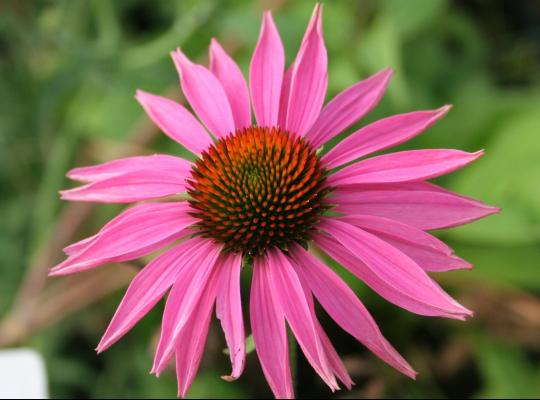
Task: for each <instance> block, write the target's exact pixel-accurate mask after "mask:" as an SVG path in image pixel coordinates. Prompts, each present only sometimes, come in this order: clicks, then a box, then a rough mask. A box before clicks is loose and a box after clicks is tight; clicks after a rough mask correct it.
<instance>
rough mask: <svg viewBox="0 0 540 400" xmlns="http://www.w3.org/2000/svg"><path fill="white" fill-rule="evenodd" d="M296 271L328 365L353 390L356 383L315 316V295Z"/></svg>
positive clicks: (296, 267) (296, 268)
mask: <svg viewBox="0 0 540 400" xmlns="http://www.w3.org/2000/svg"><path fill="white" fill-rule="evenodd" d="M294 262H296V261H294ZM293 266H294V267H295V270H296V271H297V274H298V279H300V283H301V284H302V289H303V290H304V295H305V296H306V300H307V302H308V305H309V309H310V312H311V318H312V319H313V321H314V322H315V324H316V325H317V332H318V333H319V337H320V339H321V343H322V346H323V349H324V351H325V353H326V358H327V359H328V363H329V365H330V368H331V370H332V372H333V373H334V375H335V376H336V377H337V378H338V379H339V380H340V381H341V382H343V384H344V385H345V386H346V387H347V389H349V390H350V389H351V388H352V386H353V385H354V382H353V381H352V379H351V377H350V376H349V373H348V372H347V369H346V368H345V365H343V362H342V361H341V358H340V357H339V355H338V353H337V351H336V349H335V348H334V346H333V345H332V342H331V341H330V339H329V338H328V335H327V334H326V332H325V331H324V329H323V327H322V326H321V324H320V323H319V321H318V320H317V315H316V314H315V304H314V301H313V295H312V293H311V289H310V288H309V286H308V285H307V283H306V282H305V279H304V278H303V276H302V274H301V273H299V272H298V266H297V265H294V264H293Z"/></svg>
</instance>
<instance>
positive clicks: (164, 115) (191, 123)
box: [135, 90, 212, 154]
mask: <svg viewBox="0 0 540 400" xmlns="http://www.w3.org/2000/svg"><path fill="white" fill-rule="evenodd" d="M135 98H136V99H137V101H138V102H139V103H140V104H141V106H143V108H144V110H145V111H146V113H147V114H148V116H149V117H150V118H151V119H152V121H154V123H155V124H156V125H157V126H158V127H159V128H160V129H161V130H162V131H163V133H165V134H166V135H167V136H169V137H170V138H171V139H172V140H174V141H176V142H178V143H180V144H181V145H182V146H184V147H185V148H186V149H188V150H189V151H191V152H192V153H195V154H201V153H202V152H203V151H204V150H206V149H207V148H208V146H210V145H211V144H212V139H211V137H210V135H209V134H208V132H206V130H205V129H204V128H203V127H202V126H201V124H200V123H199V121H197V120H196V119H195V117H194V116H193V115H192V114H191V113H190V112H189V111H188V110H186V109H185V108H184V107H183V106H182V105H181V104H179V103H177V102H176V101H173V100H170V99H167V98H165V97H161V96H156V95H154V94H151V93H147V92H144V91H142V90H137V94H136V95H135Z"/></svg>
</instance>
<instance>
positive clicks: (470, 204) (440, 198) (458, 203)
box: [332, 182, 499, 230]
mask: <svg viewBox="0 0 540 400" xmlns="http://www.w3.org/2000/svg"><path fill="white" fill-rule="evenodd" d="M343 188H345V187H343ZM354 189H355V191H354V192H353V191H346V190H342V189H341V188H340V189H338V190H337V191H336V192H335V197H333V198H332V200H333V201H335V204H337V207H336V209H335V210H336V211H338V212H341V213H345V214H363V215H375V216H380V217H385V218H389V219H393V220H396V221H400V222H403V223H405V224H408V225H412V226H415V227H417V228H419V229H423V230H430V229H442V228H449V227H453V226H459V225H463V224H467V223H469V222H472V221H475V220H477V219H480V218H483V217H486V216H488V215H491V214H494V213H497V212H499V209H498V208H496V207H491V206H488V205H486V204H483V203H481V202H479V201H477V200H474V199H471V198H468V197H464V196H460V195H457V194H455V193H452V192H449V191H446V190H444V189H442V188H440V187H438V186H435V185H432V184H429V183H424V182H415V183H401V184H390V185H368V186H365V187H361V186H356V187H355V188H354Z"/></svg>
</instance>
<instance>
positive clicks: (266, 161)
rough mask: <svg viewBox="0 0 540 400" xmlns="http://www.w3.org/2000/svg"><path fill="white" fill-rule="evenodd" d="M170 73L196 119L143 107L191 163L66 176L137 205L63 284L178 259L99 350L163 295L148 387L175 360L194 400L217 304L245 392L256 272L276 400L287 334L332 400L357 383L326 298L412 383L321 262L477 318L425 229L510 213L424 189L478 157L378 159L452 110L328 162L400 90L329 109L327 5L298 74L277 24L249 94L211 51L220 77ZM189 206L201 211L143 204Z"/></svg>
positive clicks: (184, 70)
mask: <svg viewBox="0 0 540 400" xmlns="http://www.w3.org/2000/svg"><path fill="white" fill-rule="evenodd" d="M172 58H173V60H174V64H175V65H176V68H177V69H178V73H179V75H180V82H181V87H182V90H183V92H184V95H185V97H186V99H187V101H188V102H189V104H190V105H191V108H192V109H193V111H194V113H195V114H196V115H197V117H198V119H196V118H195V117H194V116H193V115H192V114H191V113H190V112H189V111H188V110H187V109H185V108H184V107H183V106H182V105H180V104H178V103H176V102H174V101H172V100H169V99H166V98H163V97H160V96H156V95H153V94H149V93H146V92H143V91H138V92H137V95H136V99H137V100H138V101H139V102H140V103H141V105H142V106H143V107H144V109H145V110H146V112H147V113H148V115H149V117H150V118H151V119H152V120H153V121H154V122H155V123H156V124H157V125H158V126H159V128H160V129H161V130H162V131H163V132H164V133H165V134H166V135H168V136H169V137H170V138H172V139H173V140H175V141H177V142H179V143H180V144H181V145H183V146H184V147H185V148H187V149H188V150H190V151H191V152H193V153H194V154H195V155H197V156H198V158H197V159H196V161H195V162H193V163H192V162H189V161H187V160H184V159H181V158H178V157H174V156H171V155H153V156H139V157H130V158H124V159H120V160H115V161H111V162H108V163H105V164H101V165H97V166H91V167H83V168H76V169H73V170H71V171H70V172H69V173H68V177H70V178H72V179H74V180H78V181H82V182H85V183H86V184H85V185H83V186H81V187H78V188H75V189H71V190H66V191H63V192H62V198H63V199H66V200H75V201H95V202H105V203H131V202H142V203H140V204H138V205H135V206H133V207H131V208H128V209H127V210H126V211H124V212H123V213H121V214H120V215H119V216H117V217H116V218H114V219H113V220H112V221H110V222H109V223H107V224H106V225H105V226H104V227H103V228H102V229H101V230H100V231H99V232H98V233H97V234H96V235H94V236H92V237H89V238H87V239H84V240H82V241H80V242H77V243H75V244H72V245H71V246H68V247H67V248H66V249H65V252H66V254H67V255H68V258H67V259H66V260H65V261H64V262H62V263H60V264H59V265H57V266H56V267H54V268H53V269H52V270H51V275H67V274H71V273H76V272H81V271H84V270H88V269H91V268H95V267H98V266H100V265H102V264H106V263H111V262H123V261H128V260H132V259H135V258H138V257H141V256H144V255H147V254H149V253H152V252H154V251H157V250H159V249H163V248H167V250H166V251H164V252H162V253H161V254H160V255H159V256H157V257H156V258H155V259H154V260H153V261H151V262H150V263H149V264H148V265H147V266H146V267H144V268H143V269H142V270H141V271H140V272H139V273H138V274H137V276H136V277H135V278H134V279H133V281H132V282H131V284H130V286H129V288H128V289H127V292H126V294H125V296H124V298H123V300H122V302H121V304H120V306H119V307H118V310H117V311H116V314H115V315H114V317H113V319H112V321H111V323H110V325H109V327H108V328H107V330H106V332H105V335H104V336H103V338H102V340H101V342H100V343H99V345H98V347H97V350H98V352H102V351H104V350H105V349H107V348H108V347H109V346H111V345H112V344H113V343H115V342H116V341H118V340H119V339H120V338H121V337H122V336H123V335H124V334H126V332H128V331H129V330H130V329H131V328H132V327H133V326H134V325H135V324H136V323H137V322H138V321H139V320H140V319H141V318H142V317H143V316H144V315H145V314H146V313H148V311H149V310H150V309H151V308H152V307H153V306H154V305H155V304H156V303H157V302H158V301H159V300H160V299H162V298H163V297H164V296H167V300H166V305H165V310H164V313H163V323H162V328H161V337H160V340H159V344H158V346H157V350H156V354H155V359H154V365H153V368H152V371H153V372H154V373H155V374H156V375H159V374H160V373H161V372H162V371H164V369H165V368H166V367H167V366H168V365H169V363H170V361H171V360H172V359H175V360H176V374H177V379H178V385H179V395H180V396H185V395H186V393H187V391H188V389H189V387H190V385H191V383H192V382H193V379H194V377H195V375H196V372H197V369H198V367H199V363H200V360H201V356H202V353H203V349H204V347H205V341H206V337H207V332H208V328H209V323H210V321H211V315H212V312H213V309H214V305H215V309H216V313H217V317H218V319H219V320H220V321H221V325H222V328H223V330H224V333H225V338H226V341H227V345H228V347H229V350H230V359H231V363H232V372H231V373H230V375H229V376H226V377H224V378H225V379H228V380H234V379H237V378H238V377H239V376H240V375H241V374H242V371H243V370H244V363H245V356H246V347H245V333H244V319H243V307H242V300H241V293H240V276H241V273H242V270H243V268H244V267H245V268H250V269H251V268H252V270H253V271H252V272H253V278H252V283H251V295H250V301H249V316H250V321H251V331H252V335H253V339H254V343H255V348H256V352H257V355H258V357H259V360H260V364H261V366H262V369H263V372H264V375H265V377H266V379H267V381H268V384H269V385H270V388H271V389H272V391H273V393H274V395H275V396H276V397H280V398H289V397H293V396H294V393H293V385H292V378H291V371H290V367H289V351H288V340H287V329H286V324H288V326H289V327H290V329H291V331H292V333H293V334H294V337H295V338H296V340H297V342H298V344H299V346H300V348H301V349H302V351H303V352H304V354H305V356H306V358H307V360H308V361H309V363H310V364H311V366H312V367H313V368H314V370H315V371H316V372H317V374H319V375H320V377H321V378H322V379H323V380H324V382H326V383H327V384H328V386H329V387H330V388H331V389H332V390H336V389H338V388H339V386H338V380H339V381H341V383H342V384H343V385H344V386H345V387H347V388H350V387H351V385H352V384H353V382H352V380H351V378H350V377H349V375H348V374H347V371H346V369H345V367H344V365H343V364H342V362H341V361H340V358H339V356H338V354H337V353H336V351H335V349H334V347H333V346H332V344H331V342H330V339H329V338H328V337H327V336H326V334H325V333H324V331H323V329H322V327H321V325H320V324H319V322H318V320H317V317H316V314H315V308H314V303H315V300H316V301H317V302H318V303H320V305H321V306H322V308H323V309H324V310H325V311H326V312H327V313H328V314H329V316H330V317H331V318H332V319H333V320H334V321H336V323H337V324H338V325H340V326H341V327H342V328H343V329H344V330H345V331H346V332H348V333H349V334H351V335H352V336H353V337H355V338H356V339H357V340H358V341H360V342H361V343H362V344H364V345H365V346H366V347H367V348H369V349H370V350H371V351H372V352H373V353H375V354H376V355H377V356H378V357H380V358H381V359H382V360H383V361H385V362H386V363H388V364H389V365H391V366H392V367H394V368H395V369H397V370H398V371H400V372H402V373H403V374H405V375H407V376H409V377H412V378H414V377H415V374H416V373H415V371H414V370H413V369H412V368H411V366H409V364H408V363H407V362H406V361H405V360H404V359H403V358H402V357H401V356H400V354H399V353H398V352H397V351H396V350H395V349H394V348H393V347H392V346H391V345H390V344H389V343H388V342H387V341H386V339H385V338H384V337H383V335H382V333H381V332H380V330H379V328H378V327H377V324H376V323H375V321H374V320H373V318H372V317H371V316H370V314H369V313H368V311H367V310H366V308H365V307H364V305H363V304H362V303H361V302H360V300H359V299H358V298H357V296H356V295H355V294H354V292H353V291H352V290H351V289H350V288H349V287H348V286H347V285H346V284H345V283H344V282H343V280H342V279H341V278H340V277H339V276H338V275H337V274H336V273H335V272H334V271H333V270H332V269H331V268H330V267H329V266H327V265H325V264H324V262H322V261H321V260H320V259H319V258H317V257H316V256H314V254H313V253H312V252H311V250H312V249H317V253H325V254H326V255H327V256H330V257H331V258H333V259H334V260H335V261H337V262H338V263H339V264H342V265H343V266H344V267H345V268H347V269H348V270H349V271H351V272H352V273H353V274H354V275H356V276H357V277H358V278H359V279H361V280H362V281H364V282H365V283H366V284H367V285H368V286H369V287H370V288H371V289H373V290H374V291H376V292H377V293H378V294H380V295H381V296H382V297H384V298H385V299H386V300H388V301H389V302H391V303H393V304H395V305H397V306H399V307H402V308H404V309H406V310H408V311H410V312H413V313H416V314H420V315H426V316H441V317H448V318H455V319H460V320H464V319H465V318H467V317H469V316H471V315H472V313H471V311H469V310H468V309H466V308H465V307H463V306H462V305H460V304H459V303H458V302H457V301H455V300H454V299H452V298H451V297H450V296H449V295H448V294H447V293H445V292H444V291H443V289H441V287H439V286H438V285H437V283H435V282H434V281H433V280H432V279H431V278H430V276H429V275H428V274H427V273H428V272H432V271H437V272H442V271H448V270H453V269H461V268H470V264H468V263H467V262H466V261H464V260H462V259H461V258H459V257H457V256H456V255H455V254H454V253H453V251H452V250H451V249H450V248H449V247H448V246H447V245H445V244H444V243H443V242H441V241H440V240H439V239H437V238H435V237H434V236H432V235H431V234H429V233H427V232H426V231H429V230H434V229H441V228H448V227H452V226H457V225H462V224H465V223H468V222H471V221H473V220H476V219H479V218H482V217H485V216H487V215H489V214H492V213H494V212H496V211H498V210H497V209H496V208H493V207H490V206H487V205H484V204H482V203H480V202H478V201H476V200H473V199H471V198H468V197H464V196H461V195H458V194H455V193H452V192H449V191H447V190H445V189H443V188H441V187H439V186H436V185H434V184H431V183H428V182H427V180H429V179H431V178H436V177H439V176H441V175H444V174H447V173H450V172H452V171H454V170H456V169H459V168H461V167H463V166H465V165H467V164H469V163H471V162H472V161H474V160H476V159H477V158H478V157H480V156H481V155H482V152H477V153H467V152H463V151H458V150H446V149H431V150H415V151H400V152H395V153H390V154H385V155H378V156H375V157H371V158H366V156H369V155H370V154H372V153H374V152H378V151H381V150H384V149H387V148H389V147H392V146H395V145H398V144H401V143H403V142H405V141H407V140H409V139H411V138H413V137H415V136H416V135H418V134H420V133H421V132H422V131H424V130H425V129H427V128H428V127H430V126H431V125H432V124H434V123H435V122H436V121H437V120H439V119H440V118H441V117H443V116H444V115H445V114H446V112H447V111H448V110H449V107H448V106H445V107H442V108H439V109H436V110H430V111H416V112H411V113H407V114H401V115H396V116H391V117H388V118H385V119H382V120H380V121H377V122H374V123H372V124H370V125H367V126H365V127H362V128H360V129H358V130H357V131H355V132H354V133H352V134H351V135H350V136H348V137H347V138H345V139H344V140H342V141H341V142H340V143H338V144H337V145H336V146H335V147H333V148H332V149H330V150H329V151H323V152H321V151H319V150H320V148H321V147H322V146H324V145H325V143H327V142H328V141H330V140H331V139H333V138H335V137H336V135H338V134H340V133H341V132H343V131H344V130H345V129H347V128H349V127H350V126H352V125H353V124H355V123H356V122H357V121H358V120H359V119H360V118H362V117H363V116H365V115H366V114H367V113H368V112H369V111H370V110H372V109H373V108H374V107H375V106H376V104H377V103H378V102H379V100H380V99H381V97H382V95H383V92H384V91H385V89H386V86H387V84H388V81H389V79H390V76H391V74H392V72H391V70H389V69H386V70H383V71H381V72H379V73H377V74H375V75H373V76H372V77H370V78H368V79H366V80H364V81H361V82H358V83H356V84H354V85H352V86H351V87H349V88H348V89H346V90H344V91H343V92H341V93H340V94H338V95H337V96H336V97H335V98H334V99H333V100H331V101H330V102H329V103H328V104H326V105H325V106H324V107H323V103H324V98H325V95H326V86H327V54H326V49H325V45H324V40H323V32H322V21H321V6H320V5H317V6H316V7H315V10H314V13H313V16H312V18H311V21H310V23H309V26H308V28H307V31H306V33H305V35H304V38H303V40H302V43H301V46H300V50H299V52H298V54H297V56H296V59H295V60H294V62H293V63H292V64H291V66H290V67H289V68H288V69H287V70H286V72H285V57H284V51H283V46H282V43H281V40H280V36H279V33H278V31H277V30H276V27H275V25H274V22H273V20H272V16H271V14H270V12H266V13H264V16H263V20H262V27H261V32H260V36H259V39H258V43H257V46H256V48H255V51H254V53H253V57H252V60H251V65H250V71H249V89H248V85H247V84H246V81H245V79H244V77H243V76H242V73H241V71H240V69H239V68H238V66H237V65H236V63H235V62H234V61H233V60H232V58H231V57H230V56H229V55H228V54H227V53H226V52H225V51H224V50H223V48H222V47H221V46H220V45H219V44H218V42H217V41H216V40H212V43H211V45H210V68H209V69H207V68H206V67H204V66H202V65H198V64H195V63H193V62H192V61H190V60H189V59H188V58H187V57H186V56H185V55H184V54H183V53H182V52H181V51H180V50H176V51H175V52H173V53H172ZM250 99H251V101H250ZM251 108H253V111H254V114H255V118H254V119H255V121H256V123H255V124H253V123H252V116H251ZM325 150H326V149H325ZM179 193H186V194H187V196H186V198H187V199H188V200H186V201H178V200H175V201H172V200H171V201H168V202H163V201H160V202H143V201H146V200H153V199H158V198H166V197H168V196H173V195H177V194H179Z"/></svg>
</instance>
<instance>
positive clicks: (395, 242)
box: [343, 215, 471, 272]
mask: <svg viewBox="0 0 540 400" xmlns="http://www.w3.org/2000/svg"><path fill="white" fill-rule="evenodd" d="M343 220H344V221H347V222H348V223H350V224H352V225H355V226H358V227H360V228H362V229H364V230H366V231H368V232H370V233H373V234H374V235H376V236H377V237H379V238H381V239H382V240H384V241H385V242H386V243H389V244H391V245H392V246H394V247H395V248H396V249H398V250H400V251H401V252H402V253H404V254H406V255H407V256H409V257H410V258H411V259H412V260H413V261H414V262H416V264H418V265H419V266H420V267H421V268H422V269H423V270H424V271H430V272H445V271H450V270H453V269H463V268H466V269H470V268H471V264H469V263H468V262H466V261H465V260H462V259H461V258H459V257H457V256H455V255H454V254H453V253H454V252H453V251H452V249H451V248H449V247H448V246H447V245H446V244H444V243H443V242H442V241H440V240H439V239H437V238H436V237H434V236H432V235H430V234H429V233H426V232H424V231H423V230H421V229H418V228H415V227H412V226H410V225H406V224H403V223H401V222H398V221H395V220H391V219H388V218H383V217H376V216H372V215H351V216H346V217H344V218H343Z"/></svg>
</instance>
